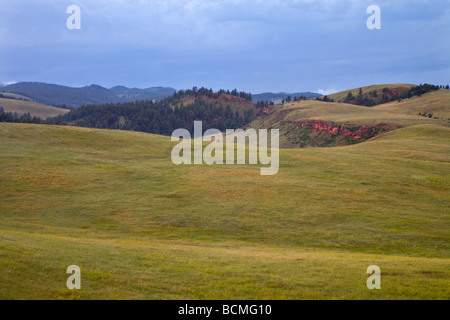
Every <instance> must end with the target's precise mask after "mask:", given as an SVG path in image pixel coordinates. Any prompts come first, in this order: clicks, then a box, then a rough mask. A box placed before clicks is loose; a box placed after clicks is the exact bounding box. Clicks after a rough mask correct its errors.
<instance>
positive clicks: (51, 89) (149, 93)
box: [0, 82, 176, 108]
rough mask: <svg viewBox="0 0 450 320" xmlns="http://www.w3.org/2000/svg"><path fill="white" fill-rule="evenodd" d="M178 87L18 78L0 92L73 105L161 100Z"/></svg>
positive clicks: (56, 103) (54, 104) (51, 102)
mask: <svg viewBox="0 0 450 320" xmlns="http://www.w3.org/2000/svg"><path fill="white" fill-rule="evenodd" d="M175 91H176V90H175V89H173V88H165V87H152V88H147V89H138V88H127V87H124V86H116V87H113V88H110V89H107V88H104V87H102V86H99V85H95V84H93V85H90V86H85V87H81V88H73V87H67V86H61V85H56V84H48V83H41V82H19V83H15V84H10V85H7V86H3V87H0V92H9V93H15V94H20V95H23V96H26V97H28V98H30V99H32V100H34V101H35V102H38V103H43V104H47V105H51V106H57V107H64V106H65V107H74V108H77V107H80V106H82V105H89V104H104V103H118V102H129V101H136V100H161V99H164V98H166V97H168V96H171V95H172V94H173V93H174V92H175Z"/></svg>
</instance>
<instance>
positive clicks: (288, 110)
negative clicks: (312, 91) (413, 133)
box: [248, 85, 450, 148]
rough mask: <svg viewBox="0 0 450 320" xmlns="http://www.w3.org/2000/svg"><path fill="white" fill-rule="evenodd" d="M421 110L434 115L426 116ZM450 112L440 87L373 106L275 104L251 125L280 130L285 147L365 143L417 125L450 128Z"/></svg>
mask: <svg viewBox="0 0 450 320" xmlns="http://www.w3.org/2000/svg"><path fill="white" fill-rule="evenodd" d="M383 86H385V85H383ZM393 86H396V85H393ZM374 87H375V86H374ZM419 112H421V113H423V112H428V113H434V115H433V117H431V118H430V117H428V116H427V117H424V116H422V115H419ZM449 113H450V91H448V90H439V91H434V92H429V93H426V94H424V95H422V96H420V97H413V98H411V99H406V100H403V101H401V102H398V101H396V102H391V103H389V104H384V105H380V106H376V107H370V108H368V107H365V106H357V105H352V104H347V103H336V102H334V103H333V102H323V101H316V100H310V101H299V102H294V103H289V104H285V105H282V106H272V107H270V108H266V109H264V111H263V113H262V115H261V116H260V117H258V118H256V119H255V120H254V121H253V122H251V123H250V124H249V125H248V127H249V128H256V129H259V128H278V129H280V145H281V146H283V147H288V148H292V147H294V148H295V147H308V146H313V147H325V146H339V145H347V144H353V143H357V142H362V141H365V140H367V139H370V138H371V137H374V136H376V135H377V134H379V133H382V132H385V131H390V130H393V129H397V128H402V127H408V126H413V125H417V124H437V125H442V126H447V127H448V126H450V119H449V117H448V115H449Z"/></svg>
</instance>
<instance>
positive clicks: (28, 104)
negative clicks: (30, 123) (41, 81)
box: [0, 98, 69, 119]
mask: <svg viewBox="0 0 450 320" xmlns="http://www.w3.org/2000/svg"><path fill="white" fill-rule="evenodd" d="M24 99H25V98H24ZM0 107H1V108H3V110H4V111H5V112H12V113H14V112H17V114H18V115H19V116H20V115H23V114H24V113H30V115H31V116H32V117H39V118H41V119H47V118H53V117H57V116H59V115H64V114H66V113H68V112H69V110H68V109H63V108H56V107H52V106H48V105H44V104H40V103H36V102H32V101H27V100H16V99H3V98H0Z"/></svg>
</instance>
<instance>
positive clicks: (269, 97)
mask: <svg viewBox="0 0 450 320" xmlns="http://www.w3.org/2000/svg"><path fill="white" fill-rule="evenodd" d="M288 96H291V98H292V99H294V97H300V96H305V97H306V98H307V99H315V98H317V97H321V96H322V95H321V94H319V93H314V92H294V93H287V92H279V93H273V92H264V93H258V94H253V95H252V100H253V102H258V101H259V100H264V101H273V102H275V103H280V102H281V100H283V99H286V98H287V97H288Z"/></svg>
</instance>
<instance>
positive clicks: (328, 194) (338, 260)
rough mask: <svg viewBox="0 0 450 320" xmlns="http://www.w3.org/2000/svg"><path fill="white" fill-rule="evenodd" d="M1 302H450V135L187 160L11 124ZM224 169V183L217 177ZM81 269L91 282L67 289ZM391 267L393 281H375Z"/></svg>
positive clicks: (140, 146) (132, 138)
mask: <svg viewBox="0 0 450 320" xmlns="http://www.w3.org/2000/svg"><path fill="white" fill-rule="evenodd" d="M0 136H1V137H2V148H0V162H1V163H2V166H1V170H0V181H2V183H1V184H0V234H1V236H0V256H1V259H0V283H1V286H0V298H2V299H98V298H100V299H177V298H178V299H307V298H309V299H371V300H372V299H448V298H449V297H450V292H449V286H450V282H449V279H450V273H449V264H450V254H449V252H450V247H449V243H450V238H449V233H448V230H449V228H450V222H449V219H448V218H449V213H450V212H449V202H450V198H449V194H450V179H449V177H450V164H449V159H450V148H449V145H450V129H449V128H445V127H442V126H435V125H422V126H415V127H410V128H405V129H400V130H396V131H392V132H390V133H387V134H384V135H382V136H380V138H379V139H376V140H373V141H368V142H366V143H362V144H358V145H353V146H347V147H339V148H322V149H300V150H280V171H279V173H278V174H277V175H275V176H272V177H264V176H260V174H259V167H260V166H259V165H256V166H255V165H234V166H230V165H222V166H220V165H214V166H208V165H196V166H194V165H191V166H189V165H180V166H176V165H174V164H172V162H171V160H170V153H171V150H172V147H173V146H174V145H175V143H172V142H170V138H168V137H163V136H155V135H150V134H145V133H138V132H129V131H128V132H124V131H118V130H97V129H87V128H78V127H63V126H45V125H26V124H10V123H0ZM218 177H220V179H218ZM73 264H76V265H78V266H80V268H81V275H82V290H68V289H67V288H66V286H65V285H66V280H67V277H68V275H67V274H66V268H67V266H69V265H73ZM373 264H375V265H378V266H380V268H381V272H382V290H368V289H367V287H366V280H367V277H368V275H367V274H366V269H367V267H368V266H370V265H373Z"/></svg>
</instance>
